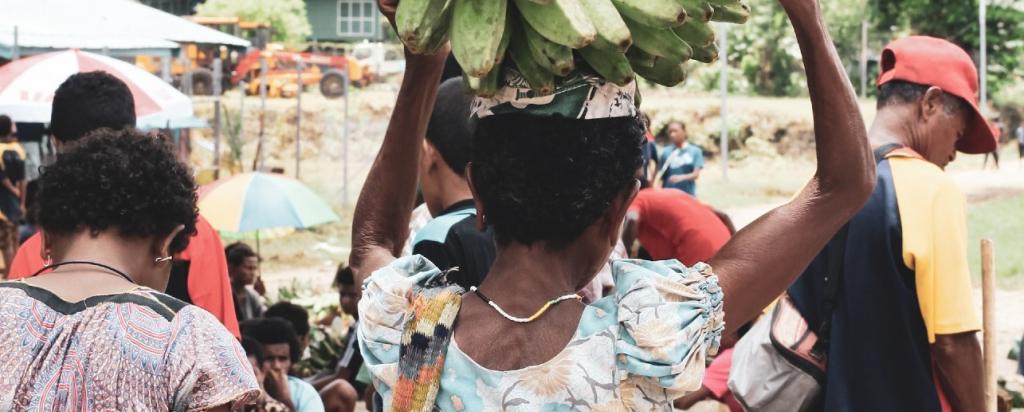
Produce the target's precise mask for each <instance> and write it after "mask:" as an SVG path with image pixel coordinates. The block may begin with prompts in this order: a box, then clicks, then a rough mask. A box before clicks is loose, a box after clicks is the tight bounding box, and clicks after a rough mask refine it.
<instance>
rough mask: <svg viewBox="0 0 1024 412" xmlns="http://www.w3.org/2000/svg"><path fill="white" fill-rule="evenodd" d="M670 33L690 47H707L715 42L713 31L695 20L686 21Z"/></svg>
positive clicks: (709, 26) (708, 26) (705, 24)
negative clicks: (673, 33)
mask: <svg viewBox="0 0 1024 412" xmlns="http://www.w3.org/2000/svg"><path fill="white" fill-rule="evenodd" d="M672 31H674V32H675V33H676V35H677V36H679V38H680V39H683V41H685V42H687V43H689V44H690V46H692V47H697V46H707V45H709V44H712V43H714V42H715V29H713V28H712V27H711V25H709V24H707V23H702V22H699V21H696V20H692V19H688V20H686V23H683V25H682V26H679V27H675V28H673V29H672Z"/></svg>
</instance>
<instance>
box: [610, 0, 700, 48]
mask: <svg viewBox="0 0 1024 412" xmlns="http://www.w3.org/2000/svg"><path fill="white" fill-rule="evenodd" d="M612 4H614V5H615V8H616V9H618V10H619V13H621V14H622V17H624V18H627V19H633V20H634V21H636V22H639V23H641V24H643V25H645V26H651V27H658V28H669V27H674V26H678V25H680V24H682V23H683V22H684V21H686V9H685V8H683V6H682V5H681V4H679V2H677V1H675V0H612ZM630 31H631V32H632V29H631V30H630ZM634 40H635V39H634Z"/></svg>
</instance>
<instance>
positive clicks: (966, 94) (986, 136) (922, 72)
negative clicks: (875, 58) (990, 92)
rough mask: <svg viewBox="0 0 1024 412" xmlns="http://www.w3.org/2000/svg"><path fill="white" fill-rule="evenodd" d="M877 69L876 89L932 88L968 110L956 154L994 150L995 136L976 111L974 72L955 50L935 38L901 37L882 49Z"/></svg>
mask: <svg viewBox="0 0 1024 412" xmlns="http://www.w3.org/2000/svg"><path fill="white" fill-rule="evenodd" d="M880 65H881V74H879V75H878V86H881V85H883V84H886V83H889V82H891V81H894V80H902V81H905V82H910V83H916V84H921V85H928V86H935V87H938V88H940V89H942V90H943V91H945V92H946V93H949V94H951V95H953V96H956V97H959V98H961V99H963V100H964V101H965V102H967V104H968V105H970V106H971V109H972V110H973V113H972V114H973V116H971V118H970V119H968V123H967V131H966V133H965V134H964V137H963V138H962V139H960V141H959V142H957V144H956V148H957V150H959V151H961V152H964V153H969V154H977V153H988V152H991V151H993V150H996V135H997V132H996V131H995V130H994V129H993V128H992V124H991V123H989V122H988V120H986V119H985V116H984V115H982V114H981V110H980V109H979V108H978V71H977V69H975V68H974V61H972V60H971V57H970V56H968V55H967V52H965V51H964V50H963V49H961V48H960V47H959V46H957V45H955V44H953V43H950V42H948V41H946V40H943V39H938V38H935V37H928V36H910V37H904V38H902V39H898V40H895V41H893V42H892V43H889V45H888V46H885V50H883V51H882V60H881V62H880Z"/></svg>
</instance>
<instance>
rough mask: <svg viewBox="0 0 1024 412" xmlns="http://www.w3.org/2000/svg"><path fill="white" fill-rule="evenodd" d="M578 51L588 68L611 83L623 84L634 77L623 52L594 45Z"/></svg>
mask: <svg viewBox="0 0 1024 412" xmlns="http://www.w3.org/2000/svg"><path fill="white" fill-rule="evenodd" d="M578 51H579V53H580V56H581V57H583V60H585V61H586V62H587V64H589V65H590V68H592V69H594V71H595V72H597V74H599V75H600V76H601V77H603V78H605V79H606V80H608V81H610V82H612V83H615V84H617V85H619V86H625V85H627V84H629V82H631V81H633V79H634V78H635V77H636V76H635V75H634V74H633V68H632V67H630V66H629V59H627V58H626V55H625V54H622V53H618V52H609V51H606V50H603V49H598V48H594V47H584V48H582V49H579V50H578Z"/></svg>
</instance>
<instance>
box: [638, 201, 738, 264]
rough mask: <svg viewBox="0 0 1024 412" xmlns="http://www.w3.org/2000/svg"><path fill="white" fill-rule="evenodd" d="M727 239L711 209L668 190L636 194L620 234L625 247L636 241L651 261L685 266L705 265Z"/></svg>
mask: <svg viewBox="0 0 1024 412" xmlns="http://www.w3.org/2000/svg"><path fill="white" fill-rule="evenodd" d="M730 237H731V233H730V230H729V227H728V226H726V224H725V223H724V222H723V221H722V219H721V218H719V215H718V214H717V213H716V212H715V211H714V210H713V209H711V208H710V207H708V206H706V205H704V204H703V203H701V202H700V201H698V200H697V199H696V198H694V197H693V196H690V195H688V194H686V192H683V191H680V190H668V189H650V188H645V189H643V190H640V192H639V193H637V195H636V198H635V199H634V200H633V204H632V205H631V206H630V207H629V212H627V213H626V221H625V226H624V229H623V231H622V241H623V243H625V244H626V247H631V246H632V245H633V243H634V241H636V240H639V241H640V244H641V245H642V246H643V247H644V249H646V250H647V252H648V253H649V254H650V257H651V259H653V260H666V259H678V260H679V261H680V262H682V263H683V264H684V265H687V266H692V265H694V264H696V263H699V262H707V261H708V260H709V259H711V257H712V256H714V255H715V253H716V252H718V249H720V248H721V247H722V246H723V245H725V242H727V241H729V238H730Z"/></svg>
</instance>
